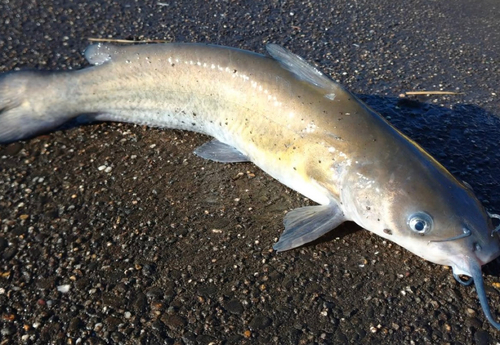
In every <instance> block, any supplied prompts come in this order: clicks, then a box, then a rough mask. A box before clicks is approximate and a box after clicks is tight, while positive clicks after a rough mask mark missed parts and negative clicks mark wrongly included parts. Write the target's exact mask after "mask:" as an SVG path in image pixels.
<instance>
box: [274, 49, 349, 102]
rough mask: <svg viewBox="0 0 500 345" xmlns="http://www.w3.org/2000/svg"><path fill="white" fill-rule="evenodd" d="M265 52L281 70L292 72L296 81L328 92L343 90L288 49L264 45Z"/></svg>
mask: <svg viewBox="0 0 500 345" xmlns="http://www.w3.org/2000/svg"><path fill="white" fill-rule="evenodd" d="M266 50H267V53H268V54H269V55H271V57H273V58H274V59H275V60H276V61H278V62H279V63H280V64H281V66H282V67H283V68H285V69H286V70H288V71H290V72H292V73H293V74H294V75H295V76H296V77H297V78H298V79H300V80H303V81H305V82H308V83H310V84H313V85H314V86H317V87H319V88H322V89H324V90H325V91H328V92H335V91H337V90H343V89H342V87H341V86H340V85H338V84H337V83H336V82H334V81H333V80H331V79H330V78H329V77H327V76H326V75H324V74H323V73H321V72H320V71H319V70H318V69H317V68H316V67H314V66H312V65H311V64H309V63H308V62H307V61H306V60H304V59H303V58H301V57H300V56H298V55H296V54H294V53H292V52H291V51H289V50H288V49H285V48H283V47H281V46H279V45H277V44H273V43H270V44H268V45H266Z"/></svg>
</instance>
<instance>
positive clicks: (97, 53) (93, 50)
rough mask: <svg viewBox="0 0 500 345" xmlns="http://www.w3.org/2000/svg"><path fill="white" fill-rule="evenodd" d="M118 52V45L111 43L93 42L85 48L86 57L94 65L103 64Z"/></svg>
mask: <svg viewBox="0 0 500 345" xmlns="http://www.w3.org/2000/svg"><path fill="white" fill-rule="evenodd" d="M116 54H118V47H117V46H114V45H111V44H104V43H97V44H91V45H89V46H88V47H87V49H85V59H87V61H88V62H89V63H90V64H92V65H96V66H98V65H102V64H103V63H105V62H108V61H110V60H112V59H113V57H114V56H115V55H116Z"/></svg>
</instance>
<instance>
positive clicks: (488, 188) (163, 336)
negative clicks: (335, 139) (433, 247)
mask: <svg viewBox="0 0 500 345" xmlns="http://www.w3.org/2000/svg"><path fill="white" fill-rule="evenodd" d="M499 29H500V6H499V5H498V1H497V0H483V1H475V2H468V1H466V0H457V1H454V2H453V3H451V2H439V1H421V0H417V1H412V2H398V1H389V0H381V1H369V0H357V1H353V2H352V1H350V2H341V1H337V2H333V1H326V0H319V1H314V2H313V1H309V0H306V1H269V2H255V1H246V2H245V1H239V2H238V1H217V2H211V1H168V2H164V3H162V2H148V1H106V2H85V1H59V0H53V1H48V0H37V1H27V0H26V1H21V0H10V1H9V0H2V1H0V72H7V71H11V70H16V69H30V68H31V69H42V70H70V69H79V68H81V67H83V66H87V63H86V62H85V61H84V59H83V57H82V54H81V53H82V51H83V50H84V48H85V47H86V46H87V44H88V40H87V39H88V38H89V37H94V38H111V37H112V38H122V39H138V40H140V39H164V40H168V41H185V42H210V43H216V44H223V45H228V46H233V47H239V48H243V49H249V50H253V51H257V52H263V50H264V45H265V43H267V42H275V43H279V44H282V45H284V46H286V47H287V48H289V49H291V50H292V51H294V52H296V53H297V54H299V55H301V56H304V57H305V58H306V59H308V60H309V61H311V62H312V63H314V64H317V65H318V66H319V67H320V68H321V70H323V71H324V72H326V73H328V74H329V75H331V76H332V78H334V79H335V80H338V81H340V82H341V83H342V84H343V85H345V86H346V87H347V88H348V89H349V90H351V91H353V92H355V93H356V94H358V95H359V96H360V97H361V98H362V99H363V100H364V101H366V102H367V103H368V104H369V105H370V106H372V107H374V108H376V109H377V110H378V111H380V112H381V113H382V114H383V115H384V116H385V117H387V118H388V119H389V120H390V121H391V122H392V123H394V124H395V125H396V126H397V127H398V128H400V129H401V130H402V131H403V132H405V133H406V134H408V135H409V136H410V137H412V138H413V139H415V140H416V141H417V142H419V143H421V144H422V145H423V146H424V147H425V148H426V149H427V150H429V151H430V152H431V153H432V154H433V155H435V156H436V157H437V158H438V159H439V160H440V161H441V162H442V163H443V164H444V165H445V166H446V167H448V168H449V169H450V170H451V171H452V172H453V173H454V174H456V175H457V177H459V178H460V179H463V180H465V181H467V182H468V183H469V184H471V185H472V187H473V188H474V190H475V191H476V193H477V195H478V196H479V198H480V199H481V200H482V201H483V203H484V205H485V206H486V208H487V209H488V210H490V211H494V212H497V213H498V212H500V193H498V191H500V186H499V182H500V179H499V176H500V162H499V160H500V153H499V152H498V138H499V137H500V120H499V118H498V116H499V115H500V110H499V109H500V108H499V106H500V101H499V97H498V95H499V92H500V91H499V90H500V87H499V86H500V85H499V84H500V78H498V76H499V62H500V61H499V56H500V45H499V42H500V30H499ZM418 90H447V91H455V92H459V93H460V94H459V95H453V96H450V95H445V96H436V95H433V96H420V97H418V98H417V97H409V98H400V97H399V95H400V94H402V93H404V92H406V91H418ZM207 140H208V138H207V137H204V136H201V135H197V134H194V133H187V132H180V131H172V130H158V129H151V128H146V127H142V126H133V125H126V124H94V125H85V126H80V127H75V126H70V127H69V128H67V129H66V130H63V131H56V132H53V133H50V134H47V135H43V136H39V137H37V138H34V139H32V140H28V141H23V142H18V143H13V144H10V145H4V146H0V252H1V255H0V315H1V319H0V339H1V340H0V345H3V344H47V343H52V344H83V343H88V344H105V343H117V344H136V343H137V344H147V343H151V344H234V343H239V344H250V343H252V344H339V343H356V344H357V343H375V344H403V343H404V344H424V343H439V344H446V343H449V344H452V343H453V344H471V343H476V344H490V343H495V342H497V341H500V335H499V334H500V333H499V332H498V331H496V330H495V329H494V328H493V327H491V326H490V325H489V323H488V322H487V321H486V320H485V318H484V315H483V313H482V311H481V308H480V306H479V302H478V300H477V296H476V293H475V290H474V289H473V288H471V287H465V286H461V285H459V284H457V283H456V282H455V280H454V279H453V277H452V275H451V270H450V269H449V268H446V267H440V266H437V265H433V264H431V263H428V262H425V261H423V260H422V259H420V258H418V257H416V256H414V255H412V254H411V253H409V252H407V251H406V250H404V249H402V248H400V247H398V246H397V245H395V244H392V243H390V242H387V241H384V240H383V239H381V238H379V237H377V236H375V235H372V234H370V233H369V232H367V231H364V230H362V229H360V228H358V227H357V226H355V225H354V224H345V225H343V226H342V227H341V228H339V229H338V230H336V231H334V232H332V233H331V234H328V235H327V236H325V237H324V238H322V239H320V240H319V241H317V242H315V243H314V244H312V245H308V246H306V247H303V248H299V249H296V250H293V251H289V252H286V253H281V254H277V253H275V252H274V251H273V250H272V244H273V243H274V242H275V241H276V239H277V237H278V236H279V234H280V233H281V231H282V219H283V215H284V213H285V212H286V211H287V210H290V209H293V208H296V207H300V206H304V205H308V204H309V203H310V202H309V201H308V200H306V199H304V198H303V197H302V196H300V195H298V194H297V193H295V192H293V191H290V190H289V189H287V188H285V187H284V186H282V185H280V184H279V183H278V182H276V181H275V180H273V179H272V178H271V177H269V176H268V175H266V174H265V173H263V172H262V171H260V170H259V169H258V168H256V167H255V166H254V165H252V164H247V163H242V164H217V163H213V162H208V161H204V160H202V159H200V158H198V157H196V156H194V155H193V154H192V151H193V150H194V149H195V148H196V147H198V146H199V145H201V144H202V143H204V142H206V141H207ZM484 272H485V283H486V285H487V290H488V295H489V298H490V305H491V307H492V310H493V311H494V314H497V312H496V311H498V310H500V296H499V293H498V291H497V289H496V288H495V287H494V283H496V284H497V286H498V282H499V278H498V275H499V273H500V266H499V265H498V263H497V262H493V263H491V264H489V265H487V266H486V267H485V269H484Z"/></svg>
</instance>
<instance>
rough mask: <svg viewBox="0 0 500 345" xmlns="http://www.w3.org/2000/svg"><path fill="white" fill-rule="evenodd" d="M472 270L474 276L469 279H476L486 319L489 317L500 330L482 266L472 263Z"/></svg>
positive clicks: (492, 323) (475, 282)
mask: <svg viewBox="0 0 500 345" xmlns="http://www.w3.org/2000/svg"><path fill="white" fill-rule="evenodd" d="M470 270H471V275H472V278H471V279H470V280H469V281H471V282H472V281H474V285H475V286H476V291H477V296H478V297H479V302H480V303H481V308H483V312H484V315H485V316H486V319H488V321H489V322H490V323H491V325H492V326H493V327H495V328H496V329H498V330H500V323H498V322H497V321H495V319H494V318H493V315H492V314H491V310H490V306H489V305H488V298H487V297H486V291H485V289H484V281H483V273H482V271H481V266H480V265H479V264H477V263H471V265H470ZM455 279H456V277H455ZM459 282H460V281H459Z"/></svg>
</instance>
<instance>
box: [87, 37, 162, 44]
mask: <svg viewBox="0 0 500 345" xmlns="http://www.w3.org/2000/svg"><path fill="white" fill-rule="evenodd" d="M88 40H89V41H91V42H113V43H129V44H130V43H166V42H168V41H167V40H140V41H136V40H124V39H116V38H93V37H89V38H88Z"/></svg>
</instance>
